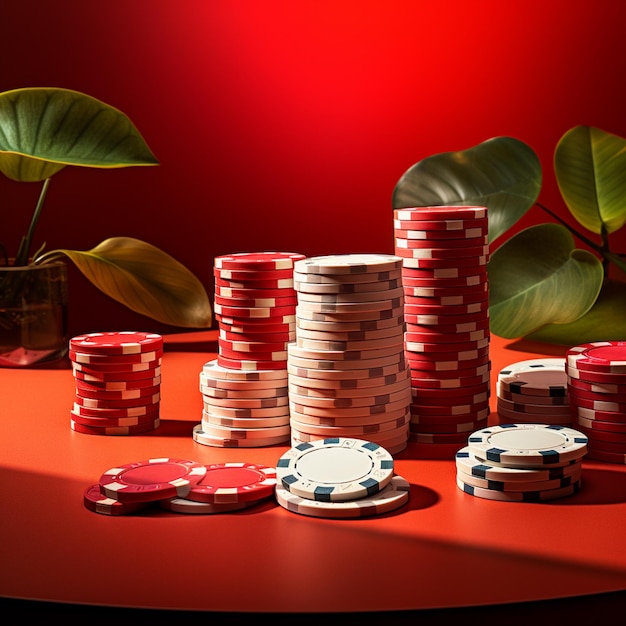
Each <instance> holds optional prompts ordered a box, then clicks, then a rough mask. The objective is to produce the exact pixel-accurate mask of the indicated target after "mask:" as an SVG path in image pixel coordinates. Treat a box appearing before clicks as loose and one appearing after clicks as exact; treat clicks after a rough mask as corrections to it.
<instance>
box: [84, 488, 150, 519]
mask: <svg viewBox="0 0 626 626" xmlns="http://www.w3.org/2000/svg"><path fill="white" fill-rule="evenodd" d="M83 504H84V505H85V508H87V509H89V510H90V511H93V512H94V513H100V514H101V515H132V514H133V513H137V512H139V511H143V510H144V509H145V508H146V507H147V506H148V505H149V503H148V502H120V501H119V500H115V499H114V498H109V497H108V496H105V495H103V494H102V492H101V491H100V485H99V484H98V483H95V484H93V485H90V486H89V487H87V488H86V489H85V491H84V492H83Z"/></svg>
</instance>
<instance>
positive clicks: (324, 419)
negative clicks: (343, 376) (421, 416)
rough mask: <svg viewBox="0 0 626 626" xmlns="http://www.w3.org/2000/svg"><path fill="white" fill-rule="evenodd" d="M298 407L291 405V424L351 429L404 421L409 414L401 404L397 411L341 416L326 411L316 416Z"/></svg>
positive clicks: (387, 408) (337, 413)
mask: <svg viewBox="0 0 626 626" xmlns="http://www.w3.org/2000/svg"><path fill="white" fill-rule="evenodd" d="M299 408H300V407H299V406H297V405H292V406H291V407H290V416H291V418H292V420H293V422H298V424H307V425H308V424H312V425H320V426H336V427H352V426H375V425H376V424H379V423H382V422H388V421H390V420H397V419H400V420H404V418H405V417H406V416H407V414H409V409H408V407H407V406H406V405H405V404H404V403H402V404H401V405H400V406H399V408H397V409H393V410H392V409H389V407H386V408H385V411H384V413H380V412H372V413H369V414H367V415H365V414H364V415H347V416H346V415H342V414H341V412H339V411H327V412H326V413H328V414H326V415H316V414H311V413H305V412H303V411H301V410H298V409H299ZM303 430H304V429H303Z"/></svg>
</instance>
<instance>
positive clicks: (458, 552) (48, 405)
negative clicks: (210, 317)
mask: <svg viewBox="0 0 626 626" xmlns="http://www.w3.org/2000/svg"><path fill="white" fill-rule="evenodd" d="M215 339H216V333H215V332H214V331H208V332H205V333H190V334H185V333H183V334H180V335H172V336H167V337H166V338H165V341H166V350H165V353H164V356H163V365H162V383H161V390H162V402H161V419H162V424H161V426H160V428H159V429H158V430H156V431H154V432H151V433H149V434H146V435H135V436H94V435H84V434H80V433H76V432H73V431H72V430H71V429H70V415H69V410H70V407H71V405H72V402H73V396H74V380H73V377H72V372H71V369H69V366H68V365H67V364H65V367H50V368H38V369H2V370H0V447H1V450H2V452H1V454H0V494H1V499H0V507H1V508H0V529H1V530H0V537H1V539H2V540H1V542H0V596H1V597H4V598H17V599H36V600H43V601H52V602H67V603H78V604H86V605H104V606H117V607H139V608H142V607H143V608H146V607H149V608H157V609H161V608H162V609H183V610H199V611H226V612H242V611H243V612H248V611H250V612H276V613H286V612H344V611H345V612H353V611H405V610H417V609H437V608H443V607H447V608H449V607H472V606H484V605H496V604H501V603H514V602H524V601H533V600H546V599H553V598H568V597H573V596H580V595H585V594H597V593H603V592H611V591H617V590H624V589H626V533H625V532H624V522H625V521H626V466H624V465H618V464H609V463H601V462H597V461H591V460H587V459H585V460H584V464H583V484H582V488H581V490H580V492H579V493H577V494H576V495H573V496H570V497H566V498H563V499H559V500H553V501H547V502H542V503H517V502H515V503H509V502H497V501H490V500H484V499H480V498H477V497H473V496H471V495H468V494H465V493H463V492H461V491H460V490H459V489H458V488H457V486H456V482H455V473H456V468H455V462H454V451H452V452H451V451H450V450H448V451H444V450H442V449H441V448H439V449H437V447H436V446H435V447H433V446H424V445H415V444H410V445H409V446H408V447H407V449H406V450H404V451H403V452H401V453H399V454H397V455H395V471H396V473H397V474H400V475H402V476H404V477H405V478H406V479H407V480H409V482H410V483H411V495H410V501H409V503H408V504H407V505H405V506H404V507H403V508H401V509H399V510H398V511H396V512H394V513H389V514H386V515H383V516H380V517H373V518H364V519H357V520H330V519H319V518H313V517H308V516H303V515H298V514H296V513H292V512H289V511H287V510H286V509H284V508H282V507H281V506H279V505H278V504H277V503H275V502H274V501H272V500H270V501H266V502H265V503H262V504H259V505H258V506H255V507H252V508H250V509H246V510H242V511H238V512H232V513H225V514H219V515H202V516H201V515H184V514H177V513H171V512H167V511H164V510H163V511H160V510H156V511H151V512H150V513H144V514H137V515H132V516H115V517H113V516H108V515H100V514H97V513H93V512H91V511H89V510H87V509H86V508H85V507H84V505H83V491H84V490H85V489H86V488H87V487H88V486H89V485H91V484H93V483H95V482H97V480H98V478H99V477H100V475H101V473H102V472H103V471H104V470H106V469H109V468H111V467H115V466H118V465H120V464H124V463H128V462H131V461H138V460H142V459H147V458H155V457H176V458H188V459H193V460H197V461H200V462H203V463H214V462H222V461H249V462H257V463H265V464H268V465H272V466H273V465H275V464H276V462H277V460H278V458H279V457H280V456H281V455H282V454H283V453H284V452H285V451H286V450H287V449H288V447H289V446H288V445H286V444H285V445H283V446H274V447H265V448H218V447H209V446H204V445H201V444H198V443H196V442H195V441H193V438H192V435H191V431H192V428H193V426H194V425H195V424H198V423H199V422H200V420H201V412H202V398H201V394H200V391H199V372H200V370H201V368H202V365H203V364H204V363H205V362H206V361H208V360H211V359H212V358H214V357H215V351H216V349H217V346H216V343H215ZM564 353H565V348H560V347H555V346H549V345H543V344H533V345H528V344H524V343H517V342H510V341H505V340H503V339H500V338H497V337H492V341H491V361H492V382H491V390H492V399H491V400H492V415H491V418H490V419H492V420H495V419H496V418H497V415H496V414H495V387H494V380H495V377H496V375H497V372H498V371H499V370H500V369H501V368H503V367H505V366H506V365H509V364H511V363H514V362H517V361H520V360H525V359H530V358H540V357H546V356H547V357H552V356H562V355H564ZM494 423H495V422H494ZM437 457H441V458H437Z"/></svg>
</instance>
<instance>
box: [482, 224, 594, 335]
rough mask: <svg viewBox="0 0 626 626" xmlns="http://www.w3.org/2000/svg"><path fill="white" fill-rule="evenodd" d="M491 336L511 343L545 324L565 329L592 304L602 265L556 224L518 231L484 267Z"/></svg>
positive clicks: (496, 251) (494, 253) (564, 229)
mask: <svg viewBox="0 0 626 626" xmlns="http://www.w3.org/2000/svg"><path fill="white" fill-rule="evenodd" d="M488 277H489V315H490V326H491V332H493V334H494V335H497V336H499V337H505V338H507V339H515V338H519V337H523V336H525V335H528V334H529V333H531V332H533V331H536V330H537V329H539V328H541V327H542V326H544V325H546V324H568V323H570V322H573V321H575V320H577V319H578V318H580V317H581V316H582V315H584V314H585V313H586V312H587V311H588V310H589V309H590V308H591V307H592V306H593V304H594V303H595V301H596V299H597V297H598V294H599V292H600V289H601V287H602V281H603V277H604V271H603V268H602V263H601V262H600V260H599V259H598V258H597V257H595V256H594V255H593V254H591V253H590V252H588V251H586V250H579V249H575V246H574V238H573V237H572V235H571V234H570V232H569V231H568V230H567V229H566V228H564V227H563V226H561V225H560V224H540V225H538V226H531V227H530V228H526V229H525V230H522V231H520V232H519V233H517V234H516V235H514V236H513V237H511V239H509V240H508V241H506V242H505V243H504V244H502V246H500V247H499V248H498V249H497V250H495V251H494V252H493V254H492V255H491V259H490V261H489V264H488Z"/></svg>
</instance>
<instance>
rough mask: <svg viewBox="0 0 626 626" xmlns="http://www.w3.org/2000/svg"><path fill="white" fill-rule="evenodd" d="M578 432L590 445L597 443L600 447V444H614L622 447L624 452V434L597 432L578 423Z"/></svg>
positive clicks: (625, 449) (625, 440)
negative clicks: (584, 436) (582, 434)
mask: <svg viewBox="0 0 626 626" xmlns="http://www.w3.org/2000/svg"><path fill="white" fill-rule="evenodd" d="M578 430H580V431H581V432H582V433H584V434H585V435H586V436H587V437H588V438H589V442H590V443H591V444H592V445H594V444H596V443H597V444H598V445H600V446H601V445H602V442H607V443H614V444H617V445H622V446H623V447H624V451H625V452H626V433H620V432H615V431H608V430H599V429H597V428H587V427H585V426H583V425H582V424H580V423H579V424H578Z"/></svg>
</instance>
